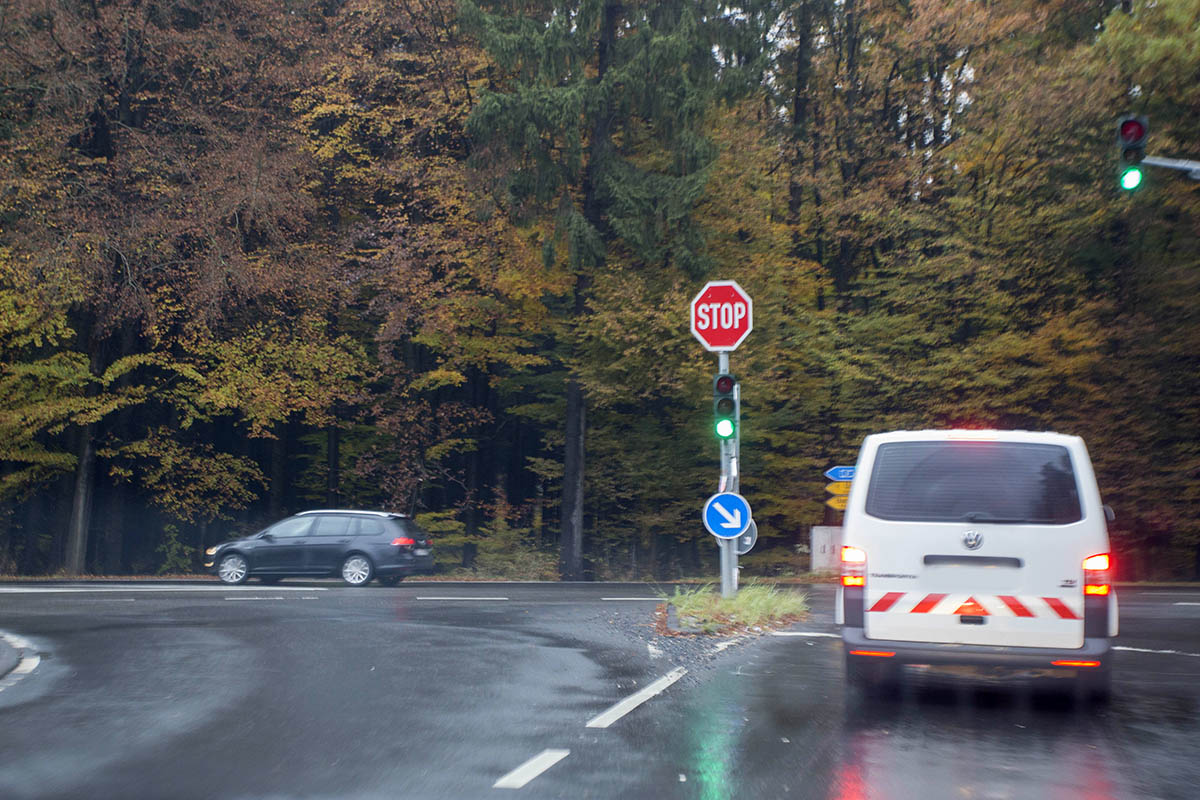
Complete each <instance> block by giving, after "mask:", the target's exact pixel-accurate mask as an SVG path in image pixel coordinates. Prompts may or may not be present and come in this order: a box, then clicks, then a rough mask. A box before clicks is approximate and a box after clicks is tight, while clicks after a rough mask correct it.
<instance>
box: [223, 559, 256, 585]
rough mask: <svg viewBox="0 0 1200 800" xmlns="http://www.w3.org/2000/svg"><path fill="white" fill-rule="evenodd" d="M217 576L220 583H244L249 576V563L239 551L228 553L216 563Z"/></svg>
mask: <svg viewBox="0 0 1200 800" xmlns="http://www.w3.org/2000/svg"><path fill="white" fill-rule="evenodd" d="M217 576H218V577H220V579H221V581H222V583H232V584H239V583H245V582H246V579H247V578H249V577H250V563H249V562H248V561H246V557H245V556H243V555H242V554H241V553H230V554H229V555H227V556H225V557H224V558H222V559H221V563H220V564H219V565H217Z"/></svg>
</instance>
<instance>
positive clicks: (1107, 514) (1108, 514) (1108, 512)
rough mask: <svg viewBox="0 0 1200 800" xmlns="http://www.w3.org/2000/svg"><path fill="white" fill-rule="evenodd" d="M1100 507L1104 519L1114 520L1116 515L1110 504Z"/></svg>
mask: <svg viewBox="0 0 1200 800" xmlns="http://www.w3.org/2000/svg"><path fill="white" fill-rule="evenodd" d="M1101 508H1103V509H1104V518H1105V519H1106V520H1108V521H1109V522H1116V520H1117V515H1116V512H1114V511H1113V509H1112V506H1101Z"/></svg>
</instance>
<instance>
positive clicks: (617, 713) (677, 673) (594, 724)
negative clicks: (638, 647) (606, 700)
mask: <svg viewBox="0 0 1200 800" xmlns="http://www.w3.org/2000/svg"><path fill="white" fill-rule="evenodd" d="M686 674H687V670H686V669H684V668H683V667H676V668H675V669H673V670H671V671H670V672H668V673H667V674H666V675H663V676H662V677H661V678H659V679H658V680H656V681H655V682H654V683H652V684H650V685H649V686H647V687H646V688H645V689H642V690H641V691H640V692H637V693H635V694H631V695H630V696H629V697H626V698H625V699H624V700H622V701H621V702H619V703H617V704H616V705H614V706H612V707H611V708H609V709H608V710H607V711H605V712H603V713H602V714H598V715H596V716H595V717H593V718H592V719H590V720H588V723H587V725H586V726H585V727H587V728H607V727H608V726H609V725H612V724H613V723H614V722H616V721H617V720H619V719H620V718H621V717H623V716H625V715H626V714H628V713H629V712H630V711H633V710H634V709H635V708H637V707H638V706H640V705H641V704H642V703H644V702H646V701H647V700H649V699H650V698H651V697H654V696H655V695H656V694H661V693H662V692H663V691H664V690H665V689H666V688H667V687H668V686H670V685H671V684H672V683H674V682H675V681H677V680H679V679H680V678H682V677H683V676H684V675H686Z"/></svg>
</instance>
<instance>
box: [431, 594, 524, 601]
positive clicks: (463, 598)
mask: <svg viewBox="0 0 1200 800" xmlns="http://www.w3.org/2000/svg"><path fill="white" fill-rule="evenodd" d="M417 599H418V600H454V601H460V600H483V601H488V600H492V601H500V600H507V599H508V598H507V597H440V596H432V595H429V596H421V595H418V596H417Z"/></svg>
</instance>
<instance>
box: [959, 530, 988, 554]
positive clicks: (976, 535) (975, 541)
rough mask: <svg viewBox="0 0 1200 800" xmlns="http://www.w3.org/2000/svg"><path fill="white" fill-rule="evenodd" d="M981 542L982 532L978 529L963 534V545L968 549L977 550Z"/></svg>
mask: <svg viewBox="0 0 1200 800" xmlns="http://www.w3.org/2000/svg"><path fill="white" fill-rule="evenodd" d="M982 544H983V534H982V533H980V532H979V531H967V532H966V533H964V534H963V547H965V548H967V549H968V550H978V549H979V547H980V545H982Z"/></svg>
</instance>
